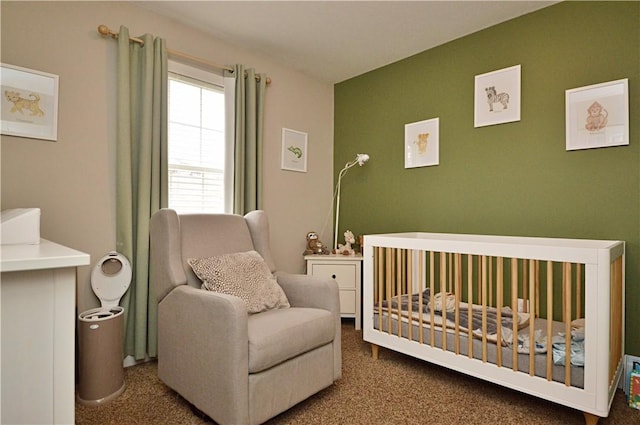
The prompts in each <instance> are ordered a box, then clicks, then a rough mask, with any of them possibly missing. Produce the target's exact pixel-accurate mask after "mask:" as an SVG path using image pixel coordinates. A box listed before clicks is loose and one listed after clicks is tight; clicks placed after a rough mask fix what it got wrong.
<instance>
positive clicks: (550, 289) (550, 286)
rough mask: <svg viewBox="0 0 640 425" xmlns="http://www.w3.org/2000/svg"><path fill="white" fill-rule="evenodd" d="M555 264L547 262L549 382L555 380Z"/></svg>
mask: <svg viewBox="0 0 640 425" xmlns="http://www.w3.org/2000/svg"><path fill="white" fill-rule="evenodd" d="M552 337H553V262H552V261H547V381H551V379H552V378H553V350H552V347H551V338H552Z"/></svg>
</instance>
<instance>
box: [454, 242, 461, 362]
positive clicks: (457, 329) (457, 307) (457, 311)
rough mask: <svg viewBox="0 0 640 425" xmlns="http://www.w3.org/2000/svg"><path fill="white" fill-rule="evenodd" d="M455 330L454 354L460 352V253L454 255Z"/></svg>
mask: <svg viewBox="0 0 640 425" xmlns="http://www.w3.org/2000/svg"><path fill="white" fill-rule="evenodd" d="M455 271H456V272H455V280H454V281H455V288H454V295H455V324H456V325H455V331H454V341H455V343H454V346H455V352H456V354H460V293H461V292H462V255H461V254H459V253H456V255H455Z"/></svg>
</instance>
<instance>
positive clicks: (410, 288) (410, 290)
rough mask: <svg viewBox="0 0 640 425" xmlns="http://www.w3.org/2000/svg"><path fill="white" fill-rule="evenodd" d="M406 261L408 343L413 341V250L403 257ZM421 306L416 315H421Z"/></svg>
mask: <svg viewBox="0 0 640 425" xmlns="http://www.w3.org/2000/svg"><path fill="white" fill-rule="evenodd" d="M405 257H406V261H407V268H406V272H405V273H406V279H407V290H406V292H407V296H408V297H410V299H409V327H408V329H407V332H408V336H409V341H413V302H411V297H412V294H413V250H412V249H410V250H409V251H408V254H407V255H406V256H405ZM420 306H422V304H418V309H419V310H418V314H422V311H421V310H422V309H421V308H420Z"/></svg>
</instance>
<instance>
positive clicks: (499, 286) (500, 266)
mask: <svg viewBox="0 0 640 425" xmlns="http://www.w3.org/2000/svg"><path fill="white" fill-rule="evenodd" d="M503 303H504V258H502V257H498V258H497V259H496V306H497V308H498V316H497V317H498V334H497V339H496V341H498V342H497V344H498V347H497V350H496V352H497V354H498V356H497V358H496V363H497V365H498V367H502V304H503Z"/></svg>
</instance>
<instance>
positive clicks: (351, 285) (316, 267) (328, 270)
mask: <svg viewBox="0 0 640 425" xmlns="http://www.w3.org/2000/svg"><path fill="white" fill-rule="evenodd" d="M311 268H312V271H311V273H312V274H313V275H314V276H321V277H331V278H333V279H335V280H336V281H337V282H338V286H339V287H340V289H354V290H355V289H356V265H355V264H313V265H312V266H311Z"/></svg>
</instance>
